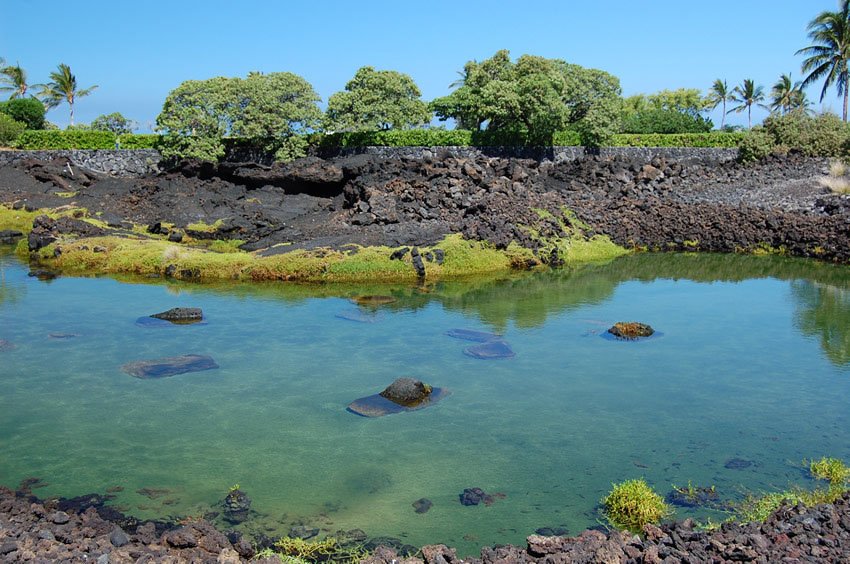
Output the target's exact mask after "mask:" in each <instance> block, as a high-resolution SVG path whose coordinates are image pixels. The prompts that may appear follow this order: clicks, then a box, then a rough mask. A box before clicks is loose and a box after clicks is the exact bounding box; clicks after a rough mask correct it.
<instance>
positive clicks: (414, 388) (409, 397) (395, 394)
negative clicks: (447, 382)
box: [379, 378, 432, 407]
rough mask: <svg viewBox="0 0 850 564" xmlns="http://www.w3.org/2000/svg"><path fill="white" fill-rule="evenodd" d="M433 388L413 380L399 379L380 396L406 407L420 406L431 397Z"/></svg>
mask: <svg viewBox="0 0 850 564" xmlns="http://www.w3.org/2000/svg"><path fill="white" fill-rule="evenodd" d="M431 391H432V388H431V386H429V385H428V384H423V383H422V382H421V381H419V380H415V379H413V378H397V379H396V380H395V381H394V382H393V383H392V384H390V385H389V386H387V387H386V389H384V391H383V392H381V393H380V394H379V395H380V396H381V397H384V398H387V399H388V400H390V401H391V402H393V403H397V404H399V405H403V406H405V407H414V406H416V405H419V404H420V403H422V402H423V401H425V400H426V399H428V396H429V395H431Z"/></svg>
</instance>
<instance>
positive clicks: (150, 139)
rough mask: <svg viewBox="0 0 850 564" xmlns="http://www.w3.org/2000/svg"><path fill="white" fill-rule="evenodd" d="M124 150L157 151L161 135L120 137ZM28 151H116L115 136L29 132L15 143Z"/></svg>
mask: <svg viewBox="0 0 850 564" xmlns="http://www.w3.org/2000/svg"><path fill="white" fill-rule="evenodd" d="M119 139H120V141H121V148H122V149H156V148H157V147H158V146H159V142H160V139H161V137H160V136H159V135H134V134H125V135H121V136H120V137H119ZM15 144H16V145H17V147H18V148H19V149H25V150H28V151H54V150H62V149H65V150H67V149H114V148H115V134H114V133H112V132H111V131H91V130H79V129H72V130H65V131H63V130H27V131H24V132H23V133H22V134H21V135H20V137H18V139H17V142H16V143H15Z"/></svg>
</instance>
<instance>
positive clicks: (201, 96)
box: [156, 72, 322, 161]
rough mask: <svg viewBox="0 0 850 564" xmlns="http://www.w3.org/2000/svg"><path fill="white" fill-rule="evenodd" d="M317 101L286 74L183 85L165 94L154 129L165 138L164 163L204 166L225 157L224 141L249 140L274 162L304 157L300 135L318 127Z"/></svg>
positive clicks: (304, 85) (309, 89)
mask: <svg viewBox="0 0 850 564" xmlns="http://www.w3.org/2000/svg"><path fill="white" fill-rule="evenodd" d="M318 101H319V96H318V95H317V94H316V92H315V91H314V90H313V87H312V86H311V85H310V83H308V82H307V81H306V80H304V79H303V78H301V77H300V76H297V75H294V74H292V73H288V72H279V73H271V74H267V75H264V74H261V73H257V72H252V73H249V74H248V76H247V77H246V78H225V77H217V78H211V79H207V80H188V81H186V82H184V83H182V84H181V85H180V86H178V87H177V88H176V89H174V90H173V91H171V93H169V95H168V97H167V98H166V99H165V104H164V105H163V108H162V112H161V113H160V114H159V116H158V117H157V119H156V123H157V126H158V127H159V128H160V129H161V130H163V132H164V133H165V135H164V137H163V139H162V149H161V151H162V154H163V156H164V157H165V158H180V157H193V158H199V159H203V160H208V161H215V160H218V159H219V158H220V157H221V156H222V155H224V143H223V141H222V139H223V138H224V137H228V136H232V137H239V138H243V139H246V140H248V141H249V142H250V143H251V144H252V145H253V146H255V147H258V148H262V149H264V150H267V151H269V152H273V153H275V157H276V158H277V159H279V160H290V159H293V158H296V157H299V156H303V155H304V154H305V151H306V147H307V140H306V137H305V136H304V135H303V134H305V133H308V132H309V131H311V130H312V129H313V128H315V127H317V126H318V125H319V121H320V119H321V117H322V113H321V111H320V110H319V108H318V106H317V102H318Z"/></svg>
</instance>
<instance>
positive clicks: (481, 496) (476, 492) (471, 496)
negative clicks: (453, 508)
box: [458, 488, 505, 506]
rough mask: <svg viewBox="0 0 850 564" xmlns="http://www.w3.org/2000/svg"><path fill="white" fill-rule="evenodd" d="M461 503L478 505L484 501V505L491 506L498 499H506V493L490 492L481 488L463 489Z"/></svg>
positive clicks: (460, 496)
mask: <svg viewBox="0 0 850 564" xmlns="http://www.w3.org/2000/svg"><path fill="white" fill-rule="evenodd" d="M458 497H459V498H460V504H461V505H467V506H469V505H478V504H479V503H483V504H484V505H487V506H490V505H493V503H495V501H496V500H497V499H504V498H505V494H503V493H494V494H488V493H487V492H485V491H484V490H482V489H481V488H466V489H465V490H463V491H462V492H461V493H460V495H459V496H458Z"/></svg>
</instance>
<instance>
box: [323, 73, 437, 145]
mask: <svg viewBox="0 0 850 564" xmlns="http://www.w3.org/2000/svg"><path fill="white" fill-rule="evenodd" d="M421 96H422V93H421V92H420V91H419V88H418V87H417V86H416V83H415V82H414V81H413V79H412V78H410V77H409V76H408V75H406V74H403V73H400V72H397V71H378V70H375V69H374V68H372V67H362V68H360V69H359V70H358V71H357V73H356V74H355V75H354V78H352V79H351V80H350V81H349V82H348V84H346V85H345V90H344V91H342V92H337V93H336V94H333V95H332V96H331V97H330V98H329V99H328V109H327V112H326V114H325V128H326V129H330V130H335V131H374V130H377V129H410V128H413V127H417V126H421V125H424V124H426V123H428V122H429V121H431V116H432V114H431V111H430V110H429V109H428V105H427V104H426V103H425V102H423V101H422V100H421Z"/></svg>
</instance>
